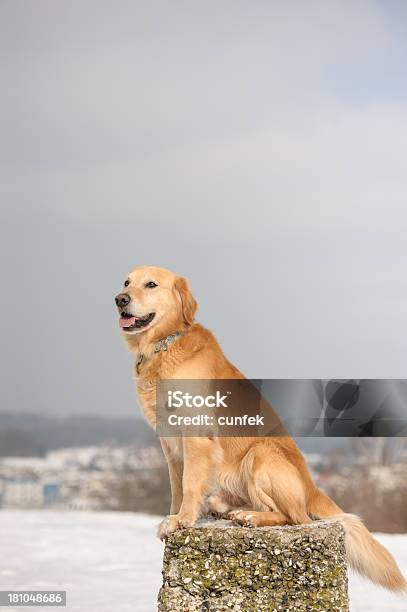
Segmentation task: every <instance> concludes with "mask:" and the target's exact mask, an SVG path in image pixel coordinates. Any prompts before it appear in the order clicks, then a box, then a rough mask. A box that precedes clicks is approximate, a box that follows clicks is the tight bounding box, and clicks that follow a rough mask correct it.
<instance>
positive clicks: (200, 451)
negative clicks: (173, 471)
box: [158, 438, 218, 540]
mask: <svg viewBox="0 0 407 612" xmlns="http://www.w3.org/2000/svg"><path fill="white" fill-rule="evenodd" d="M216 444H217V443H216V441H215V440H211V439H208V438H183V454H184V471H183V475H182V504H181V508H180V510H179V512H178V513H177V514H170V516H168V517H167V518H165V519H164V520H163V521H162V523H161V525H160V526H159V529H158V535H159V537H160V538H161V540H162V539H164V538H166V537H167V536H168V535H169V534H170V533H172V532H173V531H175V530H176V529H182V528H183V527H191V526H192V525H193V524H194V523H195V522H196V520H197V519H198V518H199V514H200V511H201V507H202V504H203V500H204V497H205V495H206V493H208V491H209V488H210V485H211V483H212V482H213V477H214V472H215V470H214V467H215V460H214V458H215V457H216V456H217V455H218V453H217V452H216V449H215V445H216Z"/></svg>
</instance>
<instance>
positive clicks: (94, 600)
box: [0, 510, 407, 612]
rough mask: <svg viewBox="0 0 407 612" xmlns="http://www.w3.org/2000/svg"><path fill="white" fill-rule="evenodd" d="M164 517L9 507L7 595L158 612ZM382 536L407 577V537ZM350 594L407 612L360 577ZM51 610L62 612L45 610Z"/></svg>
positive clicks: (74, 609) (4, 550)
mask: <svg viewBox="0 0 407 612" xmlns="http://www.w3.org/2000/svg"><path fill="white" fill-rule="evenodd" d="M159 520H160V519H159V518H158V517H151V516H145V515H142V514H130V513H109V512H97V513H88V512H83V513H82V512H53V511H45V510H43V511H19V510H2V511H0V553H1V554H0V590H8V589H10V590H18V589H25V590H42V589H43V590H66V591H67V607H66V608H65V610H67V612H112V611H113V610H114V612H130V611H131V612H154V611H155V610H156V603H155V602H156V596H157V592H158V589H159V587H160V583H161V557H162V550H163V545H162V544H161V542H160V541H159V540H158V539H157V538H156V537H155V529H156V525H157V523H158V521H159ZM378 539H379V540H380V541H381V542H382V543H383V544H384V545H385V546H387V547H388V548H389V549H390V550H391V551H392V552H393V554H394V555H395V557H396V559H397V560H398V562H399V564H400V566H401V567H402V570H403V571H404V572H405V573H406V574H407V535H379V536H378ZM350 597H351V611H352V612H379V611H381V612H382V611H386V612H402V611H404V612H406V611H407V599H401V598H398V597H395V596H393V595H391V594H389V593H387V592H386V591H383V590H381V589H378V588H375V587H374V586H373V585H371V584H370V583H368V582H366V581H364V580H362V579H360V578H358V577H355V576H352V577H351V580H350ZM7 609H8V610H21V611H23V610H27V609H29V608H7ZM31 609H32V610H34V609H35V610H40V608H31ZM50 609H51V610H52V609H54V610H57V608H44V612H46V611H47V610H50ZM63 609H64V608H61V610H63ZM174 612H175V611H174Z"/></svg>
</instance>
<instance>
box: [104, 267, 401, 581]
mask: <svg viewBox="0 0 407 612" xmlns="http://www.w3.org/2000/svg"><path fill="white" fill-rule="evenodd" d="M115 301H116V305H117V308H118V311H119V317H120V319H119V323H120V328H121V330H122V332H123V334H124V337H125V340H126V341H127V344H128V347H129V348H130V351H131V352H132V353H134V355H135V376H136V386H137V392H138V397H139V401H140V404H141V407H142V410H143V412H144V415H145V417H146V419H147V421H148V422H149V423H150V425H151V426H152V427H153V428H155V425H156V383H157V381H158V380H160V379H161V380H166V379H180V380H185V379H206V380H207V379H242V378H244V376H243V374H242V373H241V372H240V371H239V370H238V369H237V368H236V367H235V366H234V365H233V364H232V363H231V362H230V361H228V359H227V358H226V357H225V355H224V354H223V352H222V349H221V347H220V346H219V344H218V342H217V340H216V338H215V337H214V335H213V334H212V333H211V332H210V331H209V330H208V329H205V327H203V326H202V325H200V324H199V323H196V322H195V320H194V318H195V313H196V310H197V306H198V305H197V302H196V300H195V298H194V297H193V296H192V294H191V290H190V288H189V284H188V282H187V280H186V279H185V278H183V277H180V276H177V275H176V274H173V273H172V272H170V271H169V270H166V269H164V268H156V267H147V266H146V267H137V268H135V269H134V270H133V271H132V272H130V274H129V275H128V277H127V279H126V280H125V282H124V286H123V288H122V290H121V292H120V293H119V294H118V295H117V296H116V298H115ZM161 445H162V449H163V452H164V455H165V457H166V460H167V462H168V470H169V477H170V483H171V495H172V501H171V510H170V515H169V516H168V517H167V518H166V519H164V520H163V522H162V523H161V525H160V527H159V536H160V537H161V538H165V537H167V536H168V535H169V534H170V533H172V532H173V531H175V530H176V529H181V528H183V527H190V526H192V525H194V523H195V522H196V521H197V519H198V518H199V516H200V515H201V514H202V513H203V511H204V508H207V509H209V511H211V512H213V513H217V514H221V515H224V516H225V515H226V516H227V517H229V518H231V519H232V520H234V521H235V522H238V523H239V524H242V525H246V526H264V525H296V524H301V523H310V522H311V521H312V520H314V519H319V518H324V519H327V518H332V519H334V520H339V521H341V523H342V524H343V527H344V530H345V541H346V551H347V558H348V562H349V564H350V565H351V566H352V567H353V568H354V569H355V570H356V571H358V572H359V573H361V574H363V575H364V576H366V577H367V578H369V579H370V580H372V581H373V582H375V583H376V584H379V585H381V586H383V587H386V588H388V589H391V590H393V591H403V590H405V589H406V587H407V583H406V581H405V579H404V577H403V576H402V574H401V572H400V570H399V568H398V567H397V564H396V562H395V560H394V558H393V557H392V555H391V554H390V553H389V552H388V551H387V550H386V549H385V548H384V547H383V546H382V545H381V544H379V542H377V541H376V540H375V539H374V538H373V536H372V535H371V534H370V533H369V531H368V530H367V529H366V528H365V527H364V525H363V523H362V521H361V520H360V519H359V518H358V517H357V516H355V515H351V514H345V513H344V512H343V511H342V510H341V508H339V507H338V506H337V505H336V504H335V502H333V501H332V500H331V499H330V498H329V497H328V496H327V495H325V494H324V493H323V492H322V491H321V490H320V489H318V488H317V486H316V485H315V484H314V482H313V480H312V478H311V475H310V472H309V470H308V468H307V465H306V463H305V460H304V458H303V456H302V454H301V452H300V450H299V449H298V447H297V445H296V444H295V442H294V440H293V439H292V438H291V437H290V436H288V435H287V436H282V437H251V438H249V437H207V438H205V437H187V436H183V437H171V438H170V437H167V438H162V439H161Z"/></svg>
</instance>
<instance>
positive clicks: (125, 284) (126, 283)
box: [124, 279, 130, 287]
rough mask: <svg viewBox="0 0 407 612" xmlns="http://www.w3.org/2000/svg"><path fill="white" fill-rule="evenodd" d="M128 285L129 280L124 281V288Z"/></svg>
mask: <svg viewBox="0 0 407 612" xmlns="http://www.w3.org/2000/svg"><path fill="white" fill-rule="evenodd" d="M129 285H130V281H129V279H127V280H126V281H124V286H125V287H128V286H129Z"/></svg>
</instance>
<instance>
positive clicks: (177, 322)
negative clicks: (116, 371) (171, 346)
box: [115, 266, 198, 335]
mask: <svg viewBox="0 0 407 612" xmlns="http://www.w3.org/2000/svg"><path fill="white" fill-rule="evenodd" d="M115 302H116V306H117V309H118V311H119V324H120V327H121V329H122V330H123V332H125V334H129V335H134V334H143V333H145V332H147V330H150V329H153V328H156V329H157V331H160V333H161V334H162V335H165V333H172V332H174V331H178V330H180V329H185V328H186V327H189V326H190V325H192V323H193V320H194V316H195V312H196V309H197V307H198V304H197V302H196V300H195V299H194V297H193V296H192V294H191V291H190V288H189V285H188V281H187V280H186V279H185V278H182V277H180V276H176V275H175V274H173V273H172V272H170V271H169V270H166V269H165V268H155V267H152V266H143V267H139V268H135V269H134V270H133V271H132V272H130V274H129V275H128V277H127V278H126V280H125V282H124V285H123V288H122V291H121V292H120V293H119V294H118V295H116V297H115Z"/></svg>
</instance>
